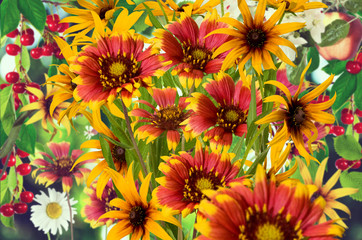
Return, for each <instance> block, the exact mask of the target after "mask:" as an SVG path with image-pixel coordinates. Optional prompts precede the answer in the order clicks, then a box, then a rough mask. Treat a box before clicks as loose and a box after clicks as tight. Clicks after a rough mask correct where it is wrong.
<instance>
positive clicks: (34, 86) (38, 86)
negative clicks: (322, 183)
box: [28, 82, 40, 93]
mask: <svg viewBox="0 0 362 240" xmlns="http://www.w3.org/2000/svg"><path fill="white" fill-rule="evenodd" d="M28 87H32V88H37V89H40V85H39V84H37V83H36V82H31V83H28ZM28 93H30V92H28Z"/></svg>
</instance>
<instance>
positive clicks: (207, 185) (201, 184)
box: [196, 178, 214, 191]
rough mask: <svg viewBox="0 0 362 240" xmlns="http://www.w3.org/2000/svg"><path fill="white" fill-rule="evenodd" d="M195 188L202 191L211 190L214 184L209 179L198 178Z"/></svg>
mask: <svg viewBox="0 0 362 240" xmlns="http://www.w3.org/2000/svg"><path fill="white" fill-rule="evenodd" d="M196 187H197V188H198V189H199V190H200V191H202V190H204V189H213V188H214V184H213V183H212V182H211V181H210V179H207V178H200V179H199V180H198V181H197V182H196Z"/></svg>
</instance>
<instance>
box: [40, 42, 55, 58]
mask: <svg viewBox="0 0 362 240" xmlns="http://www.w3.org/2000/svg"><path fill="white" fill-rule="evenodd" d="M42 49H43V56H51V55H53V51H54V48H53V46H52V45H51V44H46V45H44V46H43V48H42Z"/></svg>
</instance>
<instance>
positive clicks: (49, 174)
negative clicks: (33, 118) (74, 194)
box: [31, 142, 94, 192]
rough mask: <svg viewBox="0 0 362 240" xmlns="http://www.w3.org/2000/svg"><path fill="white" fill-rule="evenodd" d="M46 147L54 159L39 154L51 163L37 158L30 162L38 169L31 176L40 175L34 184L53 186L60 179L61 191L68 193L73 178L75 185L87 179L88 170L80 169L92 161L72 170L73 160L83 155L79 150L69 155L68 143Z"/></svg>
mask: <svg viewBox="0 0 362 240" xmlns="http://www.w3.org/2000/svg"><path fill="white" fill-rule="evenodd" d="M47 146H48V147H49V149H50V150H51V152H52V153H53V155H54V157H55V158H54V157H53V156H51V155H49V154H47V153H44V152H41V153H40V154H41V155H43V156H45V157H47V158H49V159H50V160H51V162H48V161H46V160H44V159H41V158H38V159H35V160H34V161H32V162H31V164H32V165H34V166H36V167H38V169H36V170H34V171H33V172H32V176H33V177H35V176H36V174H37V172H38V171H40V172H41V173H40V174H39V175H38V176H37V177H36V179H35V182H36V183H39V184H44V185H45V187H48V186H49V185H51V184H53V183H54V182H55V181H57V180H58V179H60V180H61V181H62V186H63V191H64V192H69V191H70V189H71V187H72V186H73V176H74V178H75V180H76V183H77V185H79V184H81V183H83V181H84V180H85V179H87V177H88V174H89V173H90V170H89V169H88V168H81V165H83V164H86V163H89V162H92V161H94V160H93V159H92V160H89V161H87V162H82V164H81V165H79V166H77V167H75V168H72V166H73V164H74V162H75V160H76V159H77V158H78V157H79V156H80V155H81V154H82V153H83V152H82V151H81V150H73V151H72V153H71V154H70V155H69V148H70V143H68V142H61V143H53V142H51V143H48V144H47Z"/></svg>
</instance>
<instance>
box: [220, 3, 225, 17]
mask: <svg viewBox="0 0 362 240" xmlns="http://www.w3.org/2000/svg"><path fill="white" fill-rule="evenodd" d="M220 6H221V16H222V17H223V16H224V0H221V2H220Z"/></svg>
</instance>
